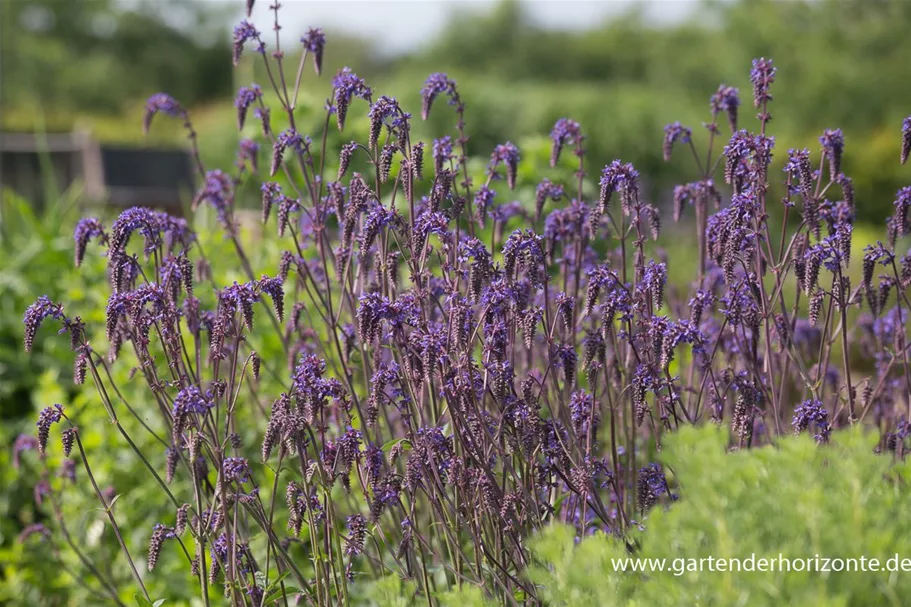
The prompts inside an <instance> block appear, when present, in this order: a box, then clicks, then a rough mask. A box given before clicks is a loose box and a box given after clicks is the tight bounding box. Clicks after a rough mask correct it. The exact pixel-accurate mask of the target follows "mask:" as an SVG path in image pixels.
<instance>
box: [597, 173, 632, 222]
mask: <svg viewBox="0 0 911 607" xmlns="http://www.w3.org/2000/svg"><path fill="white" fill-rule="evenodd" d="M600 185H601V194H600V196H599V198H598V205H599V210H600V212H601V213H602V214H603V213H605V212H606V211H607V204H608V203H609V202H610V199H611V197H612V196H613V194H614V192H619V193H620V204H621V206H622V208H623V214H624V215H629V214H630V211H631V210H632V206H633V205H634V204H638V202H639V172H638V171H636V169H635V168H633V165H632V164H629V163H627V164H623V163H622V162H621V161H619V160H614V161H613V162H612V163H610V164H609V165H607V166H606V167H604V169H603V170H602V171H601V181H600Z"/></svg>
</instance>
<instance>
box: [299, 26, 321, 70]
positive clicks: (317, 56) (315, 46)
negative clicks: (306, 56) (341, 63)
mask: <svg viewBox="0 0 911 607" xmlns="http://www.w3.org/2000/svg"><path fill="white" fill-rule="evenodd" d="M301 44H303V45H304V48H305V49H307V52H309V53H313V68H314V69H315V70H316V73H317V75H319V74H322V73H323V49H325V48H326V34H325V32H323V30H322V29H320V28H318V27H311V28H310V29H308V30H307V34H306V35H305V36H304V37H303V38H301Z"/></svg>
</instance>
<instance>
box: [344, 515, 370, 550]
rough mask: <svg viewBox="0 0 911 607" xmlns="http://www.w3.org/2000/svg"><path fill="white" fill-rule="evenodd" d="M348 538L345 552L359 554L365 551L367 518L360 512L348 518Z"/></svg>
mask: <svg viewBox="0 0 911 607" xmlns="http://www.w3.org/2000/svg"><path fill="white" fill-rule="evenodd" d="M346 523H347V525H348V540H347V541H346V543H345V554H346V555H348V556H357V555H358V554H360V553H361V552H363V551H364V539H365V537H366V536H367V520H366V519H365V518H364V517H363V516H362V515H360V514H354V515H351V516H349V517H348V518H347V520H346Z"/></svg>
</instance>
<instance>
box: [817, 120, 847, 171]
mask: <svg viewBox="0 0 911 607" xmlns="http://www.w3.org/2000/svg"><path fill="white" fill-rule="evenodd" d="M819 143H821V144H822V153H823V155H824V156H825V158H826V161H827V162H828V163H829V178H830V179H831V180H832V181H837V180H838V176H839V175H840V174H841V156H842V153H843V152H844V151H845V137H844V135H842V132H841V129H834V130H832V129H826V130H825V131H823V133H822V137H820V138H819Z"/></svg>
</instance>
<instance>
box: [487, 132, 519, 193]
mask: <svg viewBox="0 0 911 607" xmlns="http://www.w3.org/2000/svg"><path fill="white" fill-rule="evenodd" d="M501 164H502V165H504V166H505V167H506V184H507V185H508V186H509V189H510V190H514V189H515V187H516V172H517V171H518V168H519V148H517V147H516V146H515V145H513V144H512V143H510V142H509V141H507V142H506V143H502V144H500V145H498V146H497V147H495V148H494V149H493V153H492V154H491V155H490V163H489V164H488V170H489V172H490V173H491V174H492V175H493V174H495V173H496V168H497V167H498V166H500V165H501Z"/></svg>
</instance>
